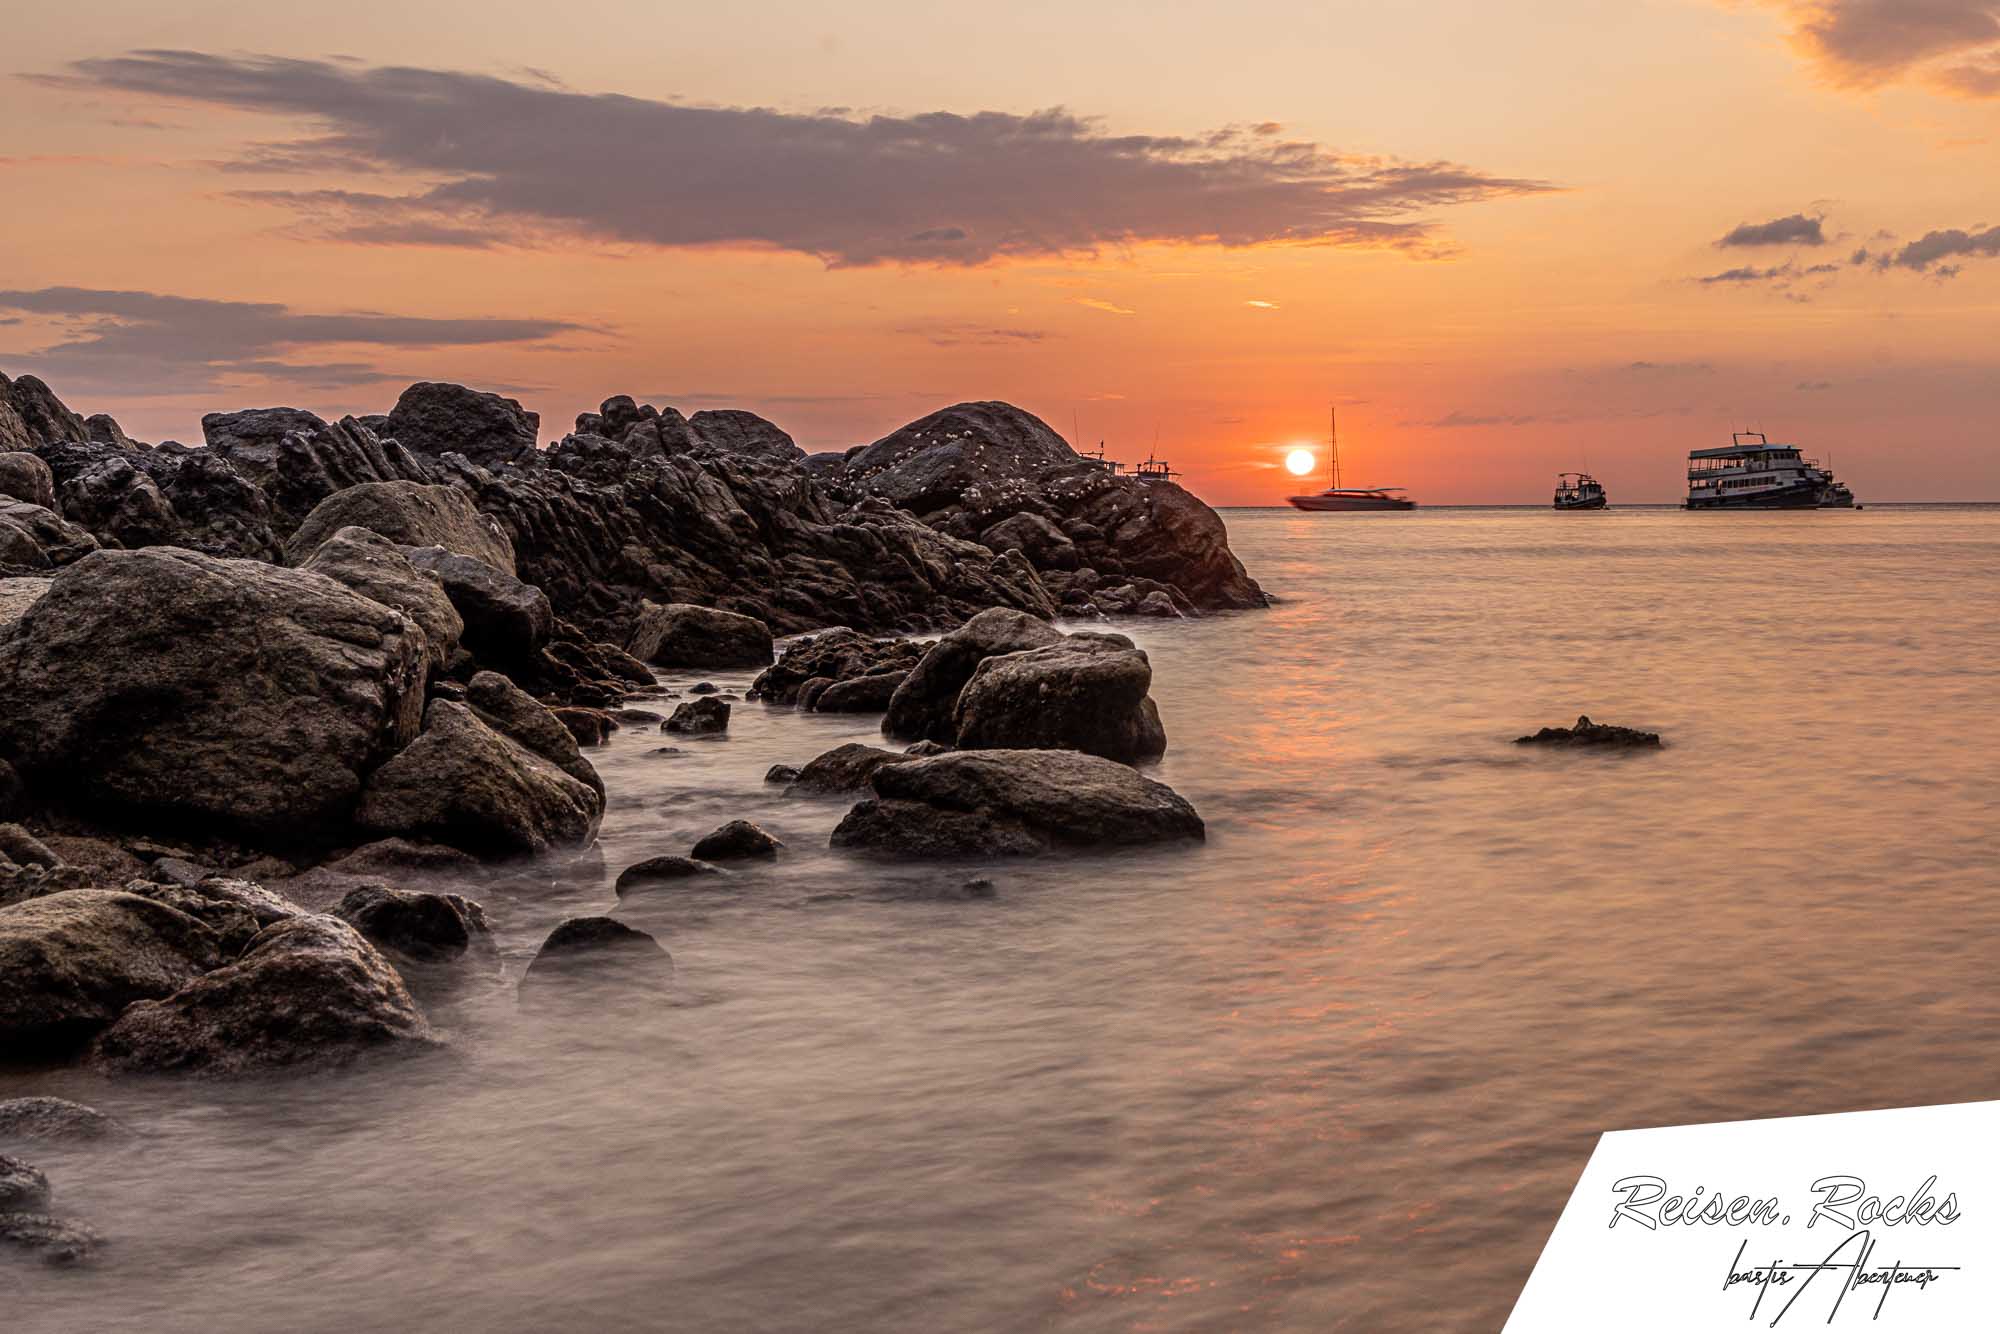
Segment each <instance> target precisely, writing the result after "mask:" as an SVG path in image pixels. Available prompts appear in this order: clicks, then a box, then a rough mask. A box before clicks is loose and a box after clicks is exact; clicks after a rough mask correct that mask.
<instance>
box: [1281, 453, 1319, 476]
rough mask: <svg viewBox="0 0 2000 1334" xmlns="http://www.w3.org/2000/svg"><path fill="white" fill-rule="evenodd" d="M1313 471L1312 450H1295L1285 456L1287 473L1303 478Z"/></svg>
mask: <svg viewBox="0 0 2000 1334" xmlns="http://www.w3.org/2000/svg"><path fill="white" fill-rule="evenodd" d="M1312 470H1313V456H1312V451H1311V450H1310V449H1295V450H1293V451H1292V452H1291V453H1289V454H1287V455H1285V471H1286V472H1288V473H1290V474H1291V475H1292V476H1294V477H1303V476H1305V475H1306V474H1307V473H1309V472H1311V471H1312Z"/></svg>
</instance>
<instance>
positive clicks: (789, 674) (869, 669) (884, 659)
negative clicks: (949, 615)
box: [750, 626, 926, 708]
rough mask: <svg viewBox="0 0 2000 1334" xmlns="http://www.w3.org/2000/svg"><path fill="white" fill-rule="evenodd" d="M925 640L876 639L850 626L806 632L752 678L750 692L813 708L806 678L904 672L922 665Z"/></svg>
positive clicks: (842, 678) (844, 678) (830, 679)
mask: <svg viewBox="0 0 2000 1334" xmlns="http://www.w3.org/2000/svg"><path fill="white" fill-rule="evenodd" d="M925 647H926V646H925V645H923V644H921V643H918V642H917V641H915V640H909V639H873V638H869V637H868V636H865V635H861V634H857V633H855V632H854V631H853V630H850V629H848V628H847V627H845V626H841V627H838V628H836V629H832V630H823V631H821V632H819V633H818V634H813V635H801V636H800V637H799V638H797V639H794V640H792V641H791V642H790V643H788V644H786V645H785V651H784V654H783V656H781V657H780V658H779V659H778V661H777V662H776V663H774V664H773V665H772V666H770V667H768V668H766V669H765V670H764V671H763V672H762V673H761V674H760V675H759V676H758V677H757V679H756V680H755V681H753V682H751V683H750V698H752V699H767V700H770V701H771V702H772V703H774V704H797V705H798V706H799V707H801V708H810V707H811V706H812V703H813V701H811V700H807V699H805V698H803V695H804V692H805V686H806V683H808V682H810V681H824V682H825V685H823V686H821V687H820V688H821V689H822V690H824V689H825V688H826V686H830V685H832V684H833V683H834V682H836V681H848V680H852V679H854V678H856V677H860V676H866V675H869V674H870V673H874V672H904V671H908V670H909V669H910V668H912V667H914V666H916V665H917V661H918V660H919V659H920V658H922V657H923V654H924V648H925Z"/></svg>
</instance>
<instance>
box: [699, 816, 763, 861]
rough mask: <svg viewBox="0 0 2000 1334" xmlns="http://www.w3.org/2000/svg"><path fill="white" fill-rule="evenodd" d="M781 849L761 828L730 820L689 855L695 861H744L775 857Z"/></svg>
mask: <svg viewBox="0 0 2000 1334" xmlns="http://www.w3.org/2000/svg"><path fill="white" fill-rule="evenodd" d="M784 846H785V845H784V844H783V843H781V842H779V841H778V840H777V839H776V838H773V837H772V836H771V835H770V834H768V833H766V832H765V831H764V830H763V828H761V827H760V826H758V825H755V824H752V823H751V822H750V821H748V820H731V821H730V822H729V823H727V824H725V825H722V826H721V827H720V828H718V829H716V830H714V831H713V832H711V833H708V834H704V835H703V836H702V838H701V840H700V841H699V842H698V843H696V844H695V845H694V847H693V848H692V849H691V850H690V852H689V855H690V856H692V857H693V858H694V859H695V860H696V861H705V862H720V861H739V860H744V859H747V858H770V857H776V856H777V855H778V850H779V849H780V848H782V847H784Z"/></svg>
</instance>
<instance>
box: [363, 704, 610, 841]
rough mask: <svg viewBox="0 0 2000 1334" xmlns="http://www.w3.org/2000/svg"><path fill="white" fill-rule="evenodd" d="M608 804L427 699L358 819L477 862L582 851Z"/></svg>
mask: <svg viewBox="0 0 2000 1334" xmlns="http://www.w3.org/2000/svg"><path fill="white" fill-rule="evenodd" d="M603 809H604V799H603V798H602V797H600V796H599V795H598V794H597V792H596V791H595V790H594V789H592V788H590V787H589V786H587V785H585V784H583V783H581V782H578V781H577V780H576V779H575V778H572V777H571V776H570V775H568V774H567V773H564V772H563V771H562V770H561V769H560V768H558V767H556V765H555V764H553V763H551V762H550V761H548V760H546V759H544V758H542V757H541V756H540V755H538V754H536V753H535V752H534V751H532V750H529V749H528V748H527V747H526V746H523V745H521V744H519V743H518V742H516V741H514V740H512V739H511V738H509V737H506V736H503V735H501V734H500V733H499V732H496V731H494V730H493V729H492V728H490V727H488V726H487V725H486V724H485V723H483V722H481V721H480V720H479V718H478V716H477V715H475V714H474V713H473V711H472V710H471V709H469V708H467V707H466V706H465V705H463V704H457V703H453V702H452V701H450V700H446V699H437V700H433V701H431V704H430V707H429V708H428V709H427V710H425V713H424V731H423V735H422V736H420V737H418V738H417V739H416V740H415V741H414V742H412V743H411V744H410V745H409V746H408V747H407V748H406V749H404V750H403V751H402V753H400V754H399V755H397V756H396V757H395V758H394V759H392V760H390V761H389V762H388V763H387V764H384V765H383V766H382V767H381V768H380V769H377V770H376V771H375V772H374V774H373V775H371V776H370V777H369V779H368V786H367V789H366V791H365V792H364V793H363V794H362V798H361V806H360V809H359V810H358V811H357V812H356V816H355V820H356V823H357V824H359V825H360V826H361V827H362V828H363V829H366V830H370V831H372V832H374V833H377V834H382V835H400V836H402V837H405V838H421V839H430V840H434V841H436V842H439V843H447V844H450V845H451V846H452V847H456V848H462V849H464V850H465V851H467V852H472V853H478V854H481V855H498V856H508V855H536V854H540V853H544V852H547V851H549V850H551V849H553V848H563V847H575V846H578V845H581V844H584V843H588V842H589V841H590V839H591V837H592V835H593V834H594V833H595V832H596V830H597V818H598V816H599V815H600V814H602V813H603Z"/></svg>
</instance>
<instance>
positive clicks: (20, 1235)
mask: <svg viewBox="0 0 2000 1334" xmlns="http://www.w3.org/2000/svg"><path fill="white" fill-rule="evenodd" d="M103 1244H104V1238H102V1237H101V1236H99V1235H98V1234H97V1233H96V1232H95V1231H93V1230H92V1229H90V1228H88V1227H86V1226H84V1225H83V1224H82V1223H79V1222H77V1221H76V1220H75V1219H65V1218H51V1217H49V1215H47V1214H36V1213H18V1214H7V1213H0V1246H5V1247H9V1248H11V1249H14V1250H17V1251H22V1252H25V1253H27V1254H30V1255H34V1256H37V1257H39V1258H40V1259H41V1260H42V1262H43V1263H45V1264H50V1265H60V1266H67V1265H77V1264H83V1263H84V1262H86V1261H87V1260H89V1259H90V1258H91V1257H92V1256H93V1255H95V1254H96V1253H97V1249H98V1247H100V1246H102V1245H103Z"/></svg>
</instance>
